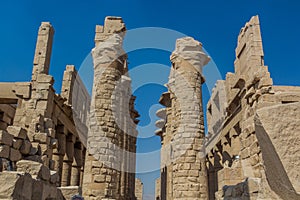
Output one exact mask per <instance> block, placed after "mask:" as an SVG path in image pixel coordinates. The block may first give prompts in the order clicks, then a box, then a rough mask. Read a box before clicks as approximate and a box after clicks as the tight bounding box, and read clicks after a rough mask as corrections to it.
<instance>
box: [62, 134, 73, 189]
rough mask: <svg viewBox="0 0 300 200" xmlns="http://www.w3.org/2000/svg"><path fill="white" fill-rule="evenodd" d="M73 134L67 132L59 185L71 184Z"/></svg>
mask: <svg viewBox="0 0 300 200" xmlns="http://www.w3.org/2000/svg"><path fill="white" fill-rule="evenodd" d="M75 139H76V138H75V136H74V135H72V134H70V133H69V134H68V136H67V143H66V154H65V156H64V161H63V171H62V180H61V186H70V184H71V173H72V163H73V159H74V143H75Z"/></svg>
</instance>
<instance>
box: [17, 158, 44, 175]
mask: <svg viewBox="0 0 300 200" xmlns="http://www.w3.org/2000/svg"><path fill="white" fill-rule="evenodd" d="M41 167H42V164H41V163H39V162H35V161H31V160H20V161H18V162H17V171H18V172H25V173H28V174H30V175H32V176H37V175H38V173H39V171H40V169H41Z"/></svg>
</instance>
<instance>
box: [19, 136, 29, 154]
mask: <svg viewBox="0 0 300 200" xmlns="http://www.w3.org/2000/svg"><path fill="white" fill-rule="evenodd" d="M30 150H31V143H30V141H29V140H23V144H22V146H21V148H20V152H21V153H22V154H25V155H27V154H29V153H30Z"/></svg>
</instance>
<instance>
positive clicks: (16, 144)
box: [12, 139, 24, 150]
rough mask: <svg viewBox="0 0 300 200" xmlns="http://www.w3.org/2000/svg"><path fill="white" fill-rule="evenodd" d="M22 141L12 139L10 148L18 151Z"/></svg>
mask: <svg viewBox="0 0 300 200" xmlns="http://www.w3.org/2000/svg"><path fill="white" fill-rule="evenodd" d="M23 141H24V140H23V139H13V144H12V147H13V148H14V149H18V150H19V149H20V148H21V146H22V144H23Z"/></svg>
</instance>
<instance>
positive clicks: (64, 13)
mask: <svg viewBox="0 0 300 200" xmlns="http://www.w3.org/2000/svg"><path fill="white" fill-rule="evenodd" d="M299 10H300V2H299V1H297V0H293V1H292V0H285V1H279V0H273V1H262V0H244V1H241V0H230V1H224V0H217V1H200V0H194V1H190V0H185V1H176V0H172V1H171V0H152V1H144V0H132V1H130V0H128V1H124V0H123V1H121V0H118V1H111V0H98V1H95V0H86V1H82V0H81V1H75V0H73V1H67V0H64V1H58V0H52V1H33V0H26V1H1V3H0V24H1V32H0V44H1V46H0V58H1V59H0V81H29V80H30V77H31V71H32V60H33V54H34V48H35V41H36V33H37V29H38V27H39V25H40V23H41V22H42V21H50V22H51V23H52V25H53V26H54V28H55V30H56V32H55V39H54V47H53V54H52V62H51V70H50V73H51V75H53V76H54V77H55V80H56V82H55V88H56V91H57V92H59V91H60V89H59V88H60V83H61V79H62V75H63V70H64V68H65V65H67V64H74V65H75V66H77V67H78V66H80V65H81V63H82V62H83V60H84V59H85V57H86V56H87V55H88V54H89V52H90V50H91V49H92V48H93V47H94V42H93V39H94V29H95V25H96V24H103V20H104V18H105V16H107V15H114V16H122V17H123V19H124V21H125V23H126V25H127V28H128V29H133V28H140V27H163V28H168V29H172V30H176V31H179V32H182V33H184V34H186V35H189V36H192V37H194V38H195V39H197V40H199V41H201V42H202V43H203V45H204V47H205V49H206V50H207V51H208V52H209V54H210V55H211V57H212V58H213V60H214V62H215V63H216V65H217V67H218V69H219V71H220V73H221V75H222V77H223V78H224V77H225V74H226V72H229V71H233V61H234V49H235V46H236V40H237V35H238V33H239V30H240V28H241V27H242V26H243V25H244V24H245V22H246V21H248V20H249V19H250V17H251V16H253V15H257V14H258V15H259V16H260V21H261V26H262V27H261V28H262V36H263V44H264V51H265V63H266V65H268V66H269V71H270V72H271V76H272V77H273V79H274V83H275V84H278V85H300V79H299V77H300V75H299V74H300V67H299V64H298V58H299V53H300V51H299V45H300V38H299V36H300V27H299V24H300V14H299ZM169 55H170V54H169V52H166V51H158V50H151V49H150V50H149V49H148V50H143V51H137V52H131V53H130V54H129V61H130V66H129V67H130V68H131V69H133V68H134V67H137V66H140V65H142V64H146V63H161V64H163V65H168V66H169V65H170V62H169ZM157 73H158V74H160V72H159V71H157ZM164 90H165V88H163V87H162V86H160V85H157V84H152V85H151V84H150V85H149V84H148V85H144V86H143V87H140V88H139V89H137V90H136V91H135V94H136V95H137V96H138V99H137V109H138V110H139V112H140V113H141V115H142V117H141V125H142V126H146V125H149V123H150V121H151V116H149V115H148V112H149V109H150V107H151V106H153V105H155V104H157V100H158V98H159V96H160V94H161V92H163V91H164ZM206 93H207V92H206ZM208 98H209V97H208V95H207V94H206V95H205V96H204V102H206V101H207V99H208ZM151 122H153V121H151ZM152 129H153V124H150V127H149V129H147V130H148V131H150V130H151V131H152ZM143 131H145V130H143ZM143 134H147V133H145V132H144V133H143ZM148 134H149V135H151V134H152V135H153V133H148ZM159 147H160V145H159V138H157V137H150V138H147V139H140V140H139V146H138V151H139V152H144V153H147V152H150V151H153V150H158V149H159ZM157 176H158V173H157V172H152V173H148V174H143V175H139V177H141V178H142V180H143V182H144V183H145V195H148V196H151V194H153V191H154V184H153V180H154V179H155V178H156V177H157ZM149 199H151V198H149Z"/></svg>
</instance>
